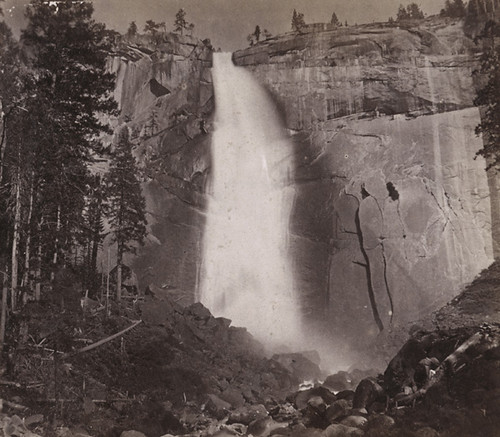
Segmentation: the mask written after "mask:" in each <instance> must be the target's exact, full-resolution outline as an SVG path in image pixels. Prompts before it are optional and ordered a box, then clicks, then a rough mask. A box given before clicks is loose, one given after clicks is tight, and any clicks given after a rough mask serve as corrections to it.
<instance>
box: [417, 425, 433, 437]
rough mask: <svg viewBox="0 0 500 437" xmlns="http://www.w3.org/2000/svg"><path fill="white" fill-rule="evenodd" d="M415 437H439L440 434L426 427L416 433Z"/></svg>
mask: <svg viewBox="0 0 500 437" xmlns="http://www.w3.org/2000/svg"><path fill="white" fill-rule="evenodd" d="M414 435H415V437H439V433H438V432H437V431H436V430H435V429H434V428H431V427H430V426H425V427H423V428H420V429H418V430H417V431H415V433H414Z"/></svg>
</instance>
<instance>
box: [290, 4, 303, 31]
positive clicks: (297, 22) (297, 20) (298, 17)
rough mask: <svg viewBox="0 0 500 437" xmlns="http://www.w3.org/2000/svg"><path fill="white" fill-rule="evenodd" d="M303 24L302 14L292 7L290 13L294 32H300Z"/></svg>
mask: <svg viewBox="0 0 500 437" xmlns="http://www.w3.org/2000/svg"><path fill="white" fill-rule="evenodd" d="M305 25H306V23H305V21H304V14H302V13H301V12H297V11H296V10H295V9H294V10H293V14H292V30H293V31H294V32H301V31H302V29H303V27H304V26H305Z"/></svg>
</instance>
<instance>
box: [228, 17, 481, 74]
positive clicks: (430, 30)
mask: <svg viewBox="0 0 500 437" xmlns="http://www.w3.org/2000/svg"><path fill="white" fill-rule="evenodd" d="M323 28H324V30H323ZM477 51H478V48H477V46H476V45H475V44H474V42H473V41H472V40H471V39H470V38H469V37H467V36H466V35H465V32H464V30H463V22H462V21H460V20H457V19H450V18H443V17H436V16H433V17H430V18H428V19H426V20H422V21H415V22H407V23H405V24H404V25H403V24H401V25H398V23H394V24H390V23H373V24H364V25H356V26H347V27H336V28H332V27H331V26H330V25H328V24H325V25H323V26H316V25H315V26H311V27H310V28H306V29H305V30H304V31H303V32H289V33H286V34H283V35H278V36H275V37H270V38H268V39H266V40H264V41H261V42H259V43H258V44H256V45H254V46H252V47H249V48H246V49H243V50H238V51H236V52H235V53H234V54H233V59H234V62H235V64H236V65H242V66H243V65H246V66H249V65H257V64H275V63H276V64H284V65H283V67H285V66H286V68H298V67H302V66H304V65H305V66H308V67H321V66H341V65H350V64H352V63H353V62H355V63H356V64H359V65H368V66H370V67H372V68H373V67H374V66H376V65H386V64H388V63H399V64H401V63H402V62H404V61H410V60H413V59H415V58H416V57H420V56H422V55H424V56H429V57H433V56H437V57H439V58H440V59H442V60H443V61H445V59H446V58H447V59H449V60H453V62H454V63H456V62H460V60H461V59H463V60H464V61H467V60H468V59H467V58H468V57H469V56H470V55H471V54H473V53H476V52H477ZM434 60H435V59H433V61H434Z"/></svg>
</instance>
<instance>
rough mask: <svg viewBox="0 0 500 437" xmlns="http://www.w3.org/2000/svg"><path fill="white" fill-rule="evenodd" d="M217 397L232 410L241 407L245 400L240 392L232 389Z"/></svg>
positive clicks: (229, 388) (227, 389)
mask: <svg viewBox="0 0 500 437" xmlns="http://www.w3.org/2000/svg"><path fill="white" fill-rule="evenodd" d="M219 397H220V398H221V399H222V400H224V401H226V402H228V403H230V404H231V406H232V407H233V408H239V407H242V406H243V405H244V404H245V398H244V397H243V394H242V392H241V391H240V390H237V389H235V388H232V387H228V388H226V389H225V390H224V391H223V392H222V393H221V394H220V395H219Z"/></svg>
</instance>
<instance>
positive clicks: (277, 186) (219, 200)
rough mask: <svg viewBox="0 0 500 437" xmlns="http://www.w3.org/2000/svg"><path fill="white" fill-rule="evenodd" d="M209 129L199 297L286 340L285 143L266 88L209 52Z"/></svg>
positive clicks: (291, 303) (295, 328) (265, 336)
mask: <svg viewBox="0 0 500 437" xmlns="http://www.w3.org/2000/svg"><path fill="white" fill-rule="evenodd" d="M212 70H213V71H212V72H213V82H214V89H215V102H216V113H215V129H214V132H213V139H212V171H211V178H212V179H211V183H210V184H211V185H210V189H209V194H210V200H209V206H208V214H207V223H206V228H205V236H204V242H203V246H204V248H203V261H202V271H201V285H200V290H199V299H200V301H201V302H202V303H203V304H204V305H205V306H207V307H208V308H209V309H210V310H211V311H212V313H213V314H214V315H216V316H223V317H227V318H229V319H231V320H232V322H233V325H235V326H244V327H246V328H247V329H248V330H249V332H250V333H252V334H253V335H254V336H255V337H256V338H257V339H259V340H260V341H262V342H263V343H264V344H266V345H268V346H271V347H276V346H279V345H289V346H291V345H294V344H296V343H297V340H298V338H299V333H300V331H301V329H300V317H299V311H298V308H297V303H296V299H295V297H294V287H293V277H292V268H291V262H290V259H289V256H288V225H289V214H290V209H291V203H292V202H291V200H292V197H293V190H292V188H290V186H289V184H288V183H287V182H288V181H289V177H290V174H291V173H292V171H293V157H292V152H293V151H292V144H291V142H290V141H289V140H288V139H287V135H286V131H285V129H284V127H283V126H282V122H281V120H280V117H279V116H278V115H277V108H276V106H275V104H274V103H273V101H272V100H271V99H270V97H269V96H268V95H267V93H266V91H265V90H264V89H263V88H262V87H261V86H260V85H259V84H258V83H257V81H256V80H255V79H254V78H253V77H252V75H251V73H249V72H248V71H246V70H245V69H243V68H240V67H235V66H234V65H233V63H232V61H231V54H230V53H215V54H214V66H213V69H212Z"/></svg>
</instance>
